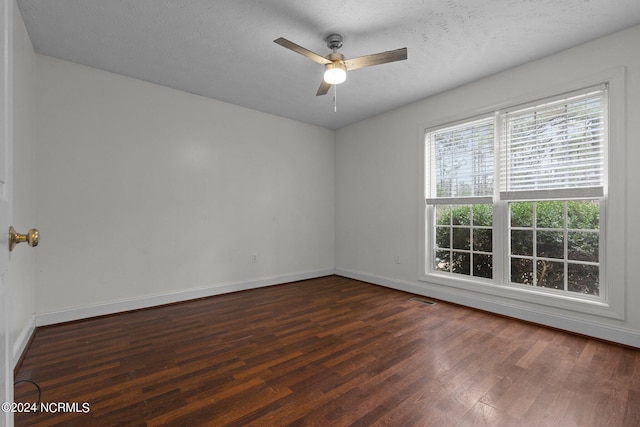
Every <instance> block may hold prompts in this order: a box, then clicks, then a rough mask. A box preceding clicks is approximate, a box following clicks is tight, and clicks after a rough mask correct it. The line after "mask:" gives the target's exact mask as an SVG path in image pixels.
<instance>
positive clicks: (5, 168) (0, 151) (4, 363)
mask: <svg viewBox="0 0 640 427" xmlns="http://www.w3.org/2000/svg"><path fill="white" fill-rule="evenodd" d="M13 1H14V0H0V42H1V43H0V46H1V48H0V50H1V53H0V57H1V58H2V59H1V61H0V64H1V66H0V312H1V314H0V335H2V336H1V338H0V382H1V383H0V404H2V403H3V402H13V363H12V358H13V355H12V354H13V351H12V348H11V347H12V345H11V339H10V331H11V329H10V322H11V320H12V316H11V312H10V309H11V304H10V301H9V299H10V296H11V292H10V290H11V269H10V261H11V259H10V256H9V231H8V230H9V224H10V220H11V211H12V206H11V197H12V196H11V191H12V187H11V170H12V163H13V159H12V154H13V151H12V148H13V146H12V142H13V141H12V138H13V133H12V128H11V127H12V123H11V120H12V114H11V112H12V108H13V99H12V96H11V93H12V86H11V85H12V81H11V77H12V76H11V68H12V67H13V58H12V52H13V39H12V31H13V28H12V21H13ZM3 409H4V407H3ZM12 425H13V414H12V413H11V412H10V411H9V412H5V411H2V412H1V413H0V426H12Z"/></svg>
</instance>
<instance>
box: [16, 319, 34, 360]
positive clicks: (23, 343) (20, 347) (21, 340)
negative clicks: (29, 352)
mask: <svg viewBox="0 0 640 427" xmlns="http://www.w3.org/2000/svg"><path fill="white" fill-rule="evenodd" d="M35 329H36V318H35V316H31V319H29V321H27V323H26V324H25V325H24V327H23V328H22V330H21V331H20V334H19V335H18V336H17V337H16V340H15V341H14V343H13V368H15V367H16V365H17V364H18V362H19V361H20V357H22V353H23V352H24V350H25V349H26V348H27V344H29V340H30V339H31V335H33V332H34V330H35Z"/></svg>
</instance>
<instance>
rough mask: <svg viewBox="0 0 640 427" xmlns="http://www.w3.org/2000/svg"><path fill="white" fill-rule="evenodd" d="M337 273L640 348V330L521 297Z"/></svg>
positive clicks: (363, 274) (380, 277) (367, 275)
mask: <svg viewBox="0 0 640 427" xmlns="http://www.w3.org/2000/svg"><path fill="white" fill-rule="evenodd" d="M335 274H337V275H338V276H344V277H348V278H351V279H356V280H361V281H363V282H368V283H373V284H375V285H380V286H385V287H388V288H392V289H398V290H401V291H405V292H411V293H414V294H418V295H423V296H428V297H431V298H435V299H439V300H443V301H448V302H452V303H455V304H460V305H464V306H467V307H473V308H477V309H479V310H484V311H489V312H491V313H496V314H501V315H504V316H509V317H513V318H516V319H521V320H525V321H527V322H532V323H537V324H540V325H545V326H550V327H552V328H557V329H562V330H566V331H570V332H575V333H578V334H581V335H586V336H590V337H594V338H599V339H603V340H607V341H611V342H616V343H619V344H624V345H628V346H631V347H636V348H640V331H637V330H633V329H628V328H624V327H618V326H615V325H610V324H605V323H599V322H596V321H593V320H586V319H578V318H575V317H570V316H564V315H560V314H556V313H550V312H546V311H544V310H543V309H536V308H532V307H529V306H527V305H525V304H524V303H520V302H518V301H513V302H505V301H497V300H495V299H493V300H492V299H491V297H490V296H486V295H473V294H471V293H464V292H462V291H459V290H457V289H451V290H447V289H443V288H442V287H435V286H429V285H428V284H427V283H422V282H409V281H404V280H398V279H392V278H388V277H382V276H376V275H372V274H368V273H364V272H360V271H353V270H348V269H339V268H337V269H335Z"/></svg>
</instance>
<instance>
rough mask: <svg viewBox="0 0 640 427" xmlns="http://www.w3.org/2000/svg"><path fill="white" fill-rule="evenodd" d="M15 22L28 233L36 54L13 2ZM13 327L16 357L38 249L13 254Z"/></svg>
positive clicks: (20, 171) (24, 337)
mask: <svg viewBox="0 0 640 427" xmlns="http://www.w3.org/2000/svg"><path fill="white" fill-rule="evenodd" d="M13 12H14V22H13V40H14V42H13V45H14V51H13V55H14V62H13V82H14V88H13V136H14V150H13V157H14V165H15V167H14V168H13V184H14V189H13V190H14V191H13V193H14V198H13V220H14V224H13V225H14V226H15V227H16V230H17V231H18V232H20V233H26V232H27V230H29V229H30V228H33V227H35V226H36V223H35V205H34V202H35V200H34V175H33V173H34V169H33V155H34V145H35V132H34V129H35V126H34V122H35V120H36V118H35V106H36V103H35V96H36V89H35V87H36V74H35V71H36V55H35V54H34V53H33V46H32V45H31V41H30V40H29V36H28V35H27V32H26V29H25V27H24V23H23V22H22V17H21V16H20V11H19V9H18V7H17V6H15V5H14V8H13ZM11 264H12V277H13V286H12V292H13V294H12V296H11V301H12V316H13V320H12V325H11V326H12V330H11V342H12V343H14V348H13V355H14V358H17V357H19V355H20V354H21V353H22V350H23V348H24V345H26V343H27V341H28V339H29V337H30V335H31V333H32V332H33V328H34V326H35V323H34V313H35V249H31V248H29V247H27V246H26V245H20V246H18V247H17V248H16V250H14V251H13V252H12V253H11Z"/></svg>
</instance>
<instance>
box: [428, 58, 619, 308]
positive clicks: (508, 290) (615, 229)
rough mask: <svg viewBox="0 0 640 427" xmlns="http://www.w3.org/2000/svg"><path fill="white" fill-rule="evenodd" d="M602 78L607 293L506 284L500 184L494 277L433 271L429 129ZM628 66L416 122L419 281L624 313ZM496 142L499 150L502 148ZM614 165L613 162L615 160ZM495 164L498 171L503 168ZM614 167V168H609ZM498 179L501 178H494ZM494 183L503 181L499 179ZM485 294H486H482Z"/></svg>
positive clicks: (603, 234) (599, 81)
mask: <svg viewBox="0 0 640 427" xmlns="http://www.w3.org/2000/svg"><path fill="white" fill-rule="evenodd" d="M600 84H607V85H608V91H609V95H608V120H609V122H608V136H607V141H608V142H607V149H606V150H605V177H608V182H606V183H605V191H604V200H605V201H606V208H605V209H606V218H605V219H604V220H603V221H602V222H603V224H601V229H600V232H601V239H602V240H604V243H603V246H602V247H603V250H602V251H601V263H600V268H601V277H602V279H603V280H602V283H604V284H605V286H604V287H603V290H604V292H603V295H600V296H598V297H589V296H586V297H585V296H581V295H576V296H573V295H571V294H570V293H567V292H562V293H560V292H558V293H556V292H550V291H549V290H548V289H545V290H541V289H540V288H536V287H531V286H527V285H523V286H516V285H511V284H509V285H506V284H503V283H504V280H503V279H504V277H506V276H505V274H506V270H507V268H508V266H507V265H506V257H507V254H506V253H505V251H506V248H507V240H506V239H507V236H506V230H505V228H506V227H504V226H503V225H504V224H506V218H504V215H505V212H506V211H507V209H506V208H505V207H504V206H501V205H502V204H506V203H507V202H506V201H501V200H499V194H498V193H499V190H498V189H496V193H497V194H496V195H495V198H494V200H495V201H494V228H493V238H494V242H500V244H498V245H496V244H494V274H493V277H494V279H493V280H487V279H480V278H473V277H464V276H460V277H457V276H456V275H453V274H450V273H439V272H431V268H430V262H431V260H430V258H431V254H430V253H429V252H428V245H427V230H429V229H430V224H431V222H429V221H430V220H431V212H432V209H431V208H430V207H429V206H428V205H427V203H426V199H427V197H428V194H427V192H426V190H427V186H426V182H425V179H424V178H425V172H426V171H425V164H426V162H425V159H426V155H427V153H426V152H425V139H424V137H425V133H426V132H427V131H429V130H434V129H438V128H442V127H445V126H449V125H453V124H456V123H462V122H466V121H468V122H471V121H473V120H475V119H478V118H480V117H486V116H488V115H491V114H495V113H496V112H497V111H502V110H506V109H511V108H514V107H517V106H519V105H524V104H529V103H534V102H537V101H536V100H543V99H547V98H552V97H555V96H557V95H559V94H566V93H570V92H574V91H577V90H580V89H582V88H587V87H593V86H597V85H600ZM625 89H626V69H625V68H624V67H617V68H613V69H609V70H605V71H602V72H600V73H597V74H594V75H592V76H591V77H589V78H587V79H583V80H578V81H572V82H567V83H565V84H562V85H559V86H555V87H550V88H549V89H548V90H546V91H544V93H540V92H538V93H536V94H533V95H528V96H519V97H517V98H514V99H510V100H506V101H504V102H502V103H500V104H497V105H491V106H489V107H487V109H483V110H482V111H477V110H476V111H471V112H468V113H466V114H461V115H458V116H456V117H449V118H443V119H441V120H437V121H432V122H431V123H426V124H422V125H420V126H419V127H418V141H419V144H420V150H421V152H422V156H421V158H420V173H421V174H420V177H421V179H420V180H421V192H420V196H421V197H420V203H419V206H420V211H419V215H420V216H419V218H420V221H419V233H420V234H419V248H418V249H419V250H418V253H419V256H420V260H419V262H418V265H419V268H420V270H419V272H418V278H419V280H420V281H423V282H426V283H428V284H434V285H442V286H447V287H449V288H454V289H455V288H457V289H459V290H461V291H469V292H472V293H474V294H476V295H477V297H478V298H485V297H497V298H499V299H507V300H513V301H516V302H524V303H533V304H537V305H540V306H546V307H554V308H559V309H563V310H569V311H573V312H578V313H587V314H592V315H596V316H602V317H609V318H614V319H621V320H623V319H625V317H626V312H625V306H626V304H625V300H626V262H627V261H626V247H627V244H626V239H627V237H626V224H627V222H626V180H625V178H626V151H627V148H626V144H627V142H626V90H625ZM497 146H498V144H496V150H498V147H497ZM612 165H615V168H612V167H611V166H612ZM498 169H499V168H498V167H496V171H495V173H499V171H498ZM609 171H615V173H608V172H609ZM494 182H496V183H498V181H494ZM496 187H499V186H498V185H496ZM483 295H484V297H483Z"/></svg>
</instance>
